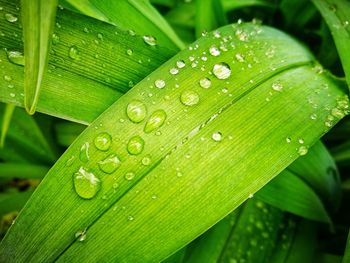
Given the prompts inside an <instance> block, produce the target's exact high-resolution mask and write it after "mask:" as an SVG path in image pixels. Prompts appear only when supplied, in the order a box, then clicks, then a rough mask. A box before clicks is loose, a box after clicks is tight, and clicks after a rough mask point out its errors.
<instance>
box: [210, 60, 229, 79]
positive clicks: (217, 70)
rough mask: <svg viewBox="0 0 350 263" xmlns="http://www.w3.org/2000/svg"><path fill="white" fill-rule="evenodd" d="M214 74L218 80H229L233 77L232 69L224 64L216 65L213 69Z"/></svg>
mask: <svg viewBox="0 0 350 263" xmlns="http://www.w3.org/2000/svg"><path fill="white" fill-rule="evenodd" d="M213 74H214V75H215V77H217V78H218V79H227V78H229V77H230V76H231V68H230V66H229V65H228V64H226V63H224V62H222V63H219V64H215V65H214V67H213Z"/></svg>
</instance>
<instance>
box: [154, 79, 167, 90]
mask: <svg viewBox="0 0 350 263" xmlns="http://www.w3.org/2000/svg"><path fill="white" fill-rule="evenodd" d="M154 85H155V86H156V87H157V88H158V89H163V88H164V87H165V81H164V80H162V79H157V80H156V81H155V82H154Z"/></svg>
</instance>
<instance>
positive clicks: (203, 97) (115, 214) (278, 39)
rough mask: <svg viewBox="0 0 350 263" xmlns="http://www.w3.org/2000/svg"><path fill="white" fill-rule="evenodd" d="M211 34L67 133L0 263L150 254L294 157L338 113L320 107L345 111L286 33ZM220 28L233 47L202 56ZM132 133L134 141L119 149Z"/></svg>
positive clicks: (342, 100)
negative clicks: (133, 149)
mask: <svg viewBox="0 0 350 263" xmlns="http://www.w3.org/2000/svg"><path fill="white" fill-rule="evenodd" d="M218 32H219V34H220V36H221V37H220V38H218V37H217V34H215V35H214V34H209V35H208V36H207V37H204V38H202V39H200V40H199V41H198V42H197V43H194V44H193V45H191V47H192V48H190V49H186V50H183V51H181V52H180V53H179V54H178V55H176V56H175V57H174V58H172V59H171V60H169V61H168V62H166V63H165V64H163V65H162V66H161V67H160V68H159V69H157V70H156V71H154V72H153V73H152V74H151V75H149V76H148V77H147V78H146V79H144V80H143V81H141V82H140V83H138V84H137V85H136V86H135V87H134V88H133V89H131V90H130V91H129V92H127V93H126V94H125V95H124V96H122V97H121V98H120V99H119V100H118V102H116V103H115V104H114V105H113V106H111V107H110V108H109V109H108V110H107V111H106V112H105V113H104V114H102V115H101V116H100V117H99V118H98V119H96V121H95V122H94V123H92V125H90V126H89V127H88V128H87V129H86V130H85V131H84V132H83V133H82V135H81V136H79V138H78V139H77V140H76V141H75V143H73V145H72V146H71V147H70V148H69V149H68V150H67V151H66V153H65V154H64V155H63V156H62V157H61V158H60V160H59V161H58V162H57V163H56V164H55V165H54V167H53V168H52V169H51V170H50V172H49V173H48V175H47V176H46V177H45V178H44V180H43V182H42V184H41V185H40V186H39V188H38V189H37V191H36V192H35V194H34V195H33V196H32V198H31V199H30V201H29V202H28V203H27V205H26V207H25V208H24V210H23V211H22V212H21V214H20V216H19V217H18V218H17V220H16V223H15V224H14V225H13V226H12V228H11V230H10V232H9V233H8V235H7V236H6V237H5V239H4V240H3V242H2V244H1V248H0V255H1V256H0V257H1V260H2V261H8V262H11V261H16V262H21V261H26V262H30V261H33V260H35V261H54V260H57V262H62V261H70V262H75V261H79V262H81V261H86V260H91V261H95V260H100V261H103V260H105V261H114V262H115V261H121V260H123V261H129V262H135V261H142V262H147V261H160V260H162V259H164V258H166V257H167V256H168V255H170V254H172V253H173V252H174V251H176V250H178V249H180V248H181V247H183V246H184V245H185V244H187V243H188V242H190V241H191V240H193V239H194V238H195V237H197V236H199V235H200V234H201V233H203V232H204V231H205V230H207V229H208V228H209V227H211V226H212V225H214V224H215V223H216V222H218V221H219V220H220V219H222V218H224V217H225V216H226V215H227V214H229V213H230V212H231V211H232V210H234V209H235V208H236V207H238V206H239V205H240V204H241V203H243V202H244V201H245V200H246V199H247V198H248V197H249V195H250V194H251V193H255V192H256V191H258V190H259V189H260V188H262V187H263V186H264V185H265V184H266V183H267V182H268V181H270V180H271V179H272V178H273V177H274V176H276V175H277V174H279V173H280V172H281V171H282V170H284V169H285V168H286V167H287V166H288V165H289V164H290V163H291V162H293V161H294V160H295V159H297V158H298V157H299V156H300V155H304V154H306V153H307V150H308V148H309V147H310V146H311V145H313V144H314V143H315V142H316V141H317V140H318V138H319V137H320V136H322V135H323V134H324V133H325V132H327V131H328V130H329V129H330V127H329V126H332V124H335V123H336V121H337V120H338V118H335V117H334V118H333V122H332V123H331V125H329V123H328V122H327V120H328V119H327V117H328V116H330V114H331V112H332V109H335V108H337V109H338V110H340V111H344V112H345V111H346V106H347V105H348V103H349V102H348V98H347V97H346V95H345V94H344V92H343V91H342V90H341V89H339V88H338V87H337V86H336V85H335V83H336V82H334V81H333V79H332V78H329V76H328V75H327V74H322V73H321V74H320V71H319V67H316V68H314V66H313V64H314V63H315V62H314V59H313V58H312V56H311V55H310V53H309V52H308V51H306V50H305V49H304V47H303V46H301V45H300V44H299V43H297V42H295V40H293V39H292V38H290V37H288V36H287V35H285V34H283V33H281V32H280V31H277V30H275V29H272V28H269V27H263V26H258V25H252V24H242V25H230V26H227V27H224V28H222V29H220V30H219V31H218ZM237 32H238V33H237ZM224 37H225V38H231V42H233V43H234V44H235V48H234V49H233V48H232V46H231V45H229V43H231V42H228V44H227V49H228V51H227V52H223V53H222V54H221V55H220V56H210V57H208V59H207V60H202V59H201V57H202V56H203V55H202V54H203V52H204V51H208V49H209V47H210V46H212V45H218V44H219V43H220V41H221V38H224ZM271 43H273V46H274V50H273V52H272V51H270V49H271V46H272V44H271ZM197 45H198V46H197ZM194 47H196V50H193V48H194ZM268 51H270V52H268ZM192 56H194V61H198V62H197V63H196V64H197V65H196V66H193V64H192V63H193V62H194V61H191V60H192ZM233 57H234V58H235V59H234V60H233V59H232V58H233ZM267 58H269V59H267ZM182 60H183V62H184V64H185V67H182V65H183V62H182ZM224 63H227V64H224ZM249 65H250V66H249ZM176 66H177V67H178V71H179V72H178V73H177V74H175V75H176V77H174V75H173V74H171V73H169V72H170V71H171V69H172V68H174V67H176ZM202 67H205V69H206V71H204V72H203V71H202V70H201V68H202ZM229 68H230V70H229ZM172 72H174V71H172ZM209 72H213V73H211V74H209ZM296 76H298V77H297V78H296ZM203 78H210V80H211V86H210V87H209V88H203V87H208V83H209V82H208V80H205V81H203V80H202V79H203ZM201 80H202V81H201ZM199 83H201V85H202V87H201V86H200V84H199ZM322 87H324V88H322ZM315 90H317V92H315ZM189 92H190V93H189ZM150 94H151V95H150ZM184 94H187V95H185V96H184ZM188 94H190V95H188ZM230 94H231V95H230ZM180 98H181V100H180ZM136 101H137V103H139V102H142V103H144V105H145V106H146V109H147V110H146V112H147V116H146V118H145V120H143V121H142V122H141V123H136V122H137V121H139V119H136V118H134V117H135V115H134V114H132V113H133V111H132V112H130V111H128V112H127V108H128V105H129V104H130V103H132V105H134V104H136ZM314 103H316V104H317V106H318V107H317V108H315V107H314ZM131 108H132V107H129V109H131ZM141 112H142V111H141ZM164 113H165V114H166V118H165V115H164ZM315 113H316V114H317V118H316V119H315V118H312V116H311V115H312V114H315ZM127 114H128V115H127ZM129 118H130V119H129ZM146 122H148V125H146ZM325 122H326V124H325ZM145 127H148V128H147V129H145ZM150 127H153V128H155V129H154V130H153V131H152V132H149V133H148V131H149V128H150ZM144 131H146V132H144ZM137 135H138V136H140V137H141V138H142V139H143V140H144V143H141V144H140V145H141V146H142V147H140V149H142V150H141V152H140V154H139V155H131V154H129V153H128V152H127V148H128V147H127V145H128V144H129V141H130V138H132V137H134V136H137ZM289 137H290V138H302V139H303V143H302V144H301V143H300V142H299V141H296V140H294V141H291V143H287V142H286V138H289ZM271 164H273V165H271ZM103 171H105V172H103ZM111 171H112V173H111V174H109V173H110V172H111ZM73 179H74V180H73ZM79 180H82V181H79ZM73 181H74V182H75V184H74V185H73ZM76 191H77V192H76ZM82 197H84V198H90V199H89V200H86V199H84V198H82ZM194 215H195V217H194ZM29 225H30V228H28V226H29ZM44 226H45V227H44ZM76 233H78V234H77V236H76V235H75V234H76ZM84 239H86V240H85V241H79V240H84ZM18 240H20V243H19V242H18ZM165 241H166V242H165ZM39 244H40V245H39ZM10 248H11V249H10ZM77 255H78V256H77Z"/></svg>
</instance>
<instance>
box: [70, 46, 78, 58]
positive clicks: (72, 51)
mask: <svg viewBox="0 0 350 263" xmlns="http://www.w3.org/2000/svg"><path fill="white" fill-rule="evenodd" d="M68 55H69V57H70V58H71V59H74V60H79V59H80V51H79V49H78V48H77V47H76V46H71V47H70V48H69V52H68Z"/></svg>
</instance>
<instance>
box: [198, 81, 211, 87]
mask: <svg viewBox="0 0 350 263" xmlns="http://www.w3.org/2000/svg"><path fill="white" fill-rule="evenodd" d="M199 85H200V86H201V87H202V88H204V89H209V88H210V86H211V80H210V79H208V78H203V79H201V80H200V81H199Z"/></svg>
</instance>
